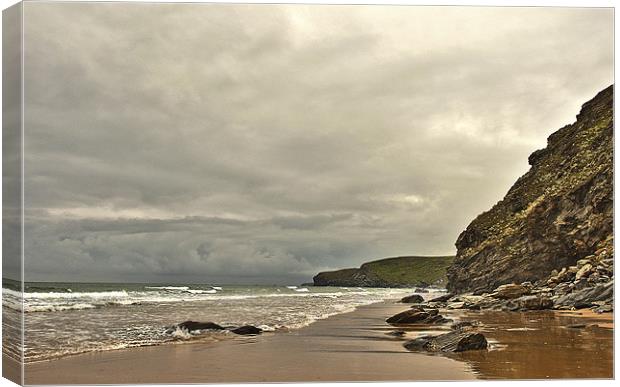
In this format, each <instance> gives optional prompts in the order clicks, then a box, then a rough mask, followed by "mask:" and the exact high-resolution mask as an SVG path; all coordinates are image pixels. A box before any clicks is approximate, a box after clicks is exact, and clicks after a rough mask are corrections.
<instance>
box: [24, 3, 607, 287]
mask: <svg viewBox="0 0 620 387" xmlns="http://www.w3.org/2000/svg"><path fill="white" fill-rule="evenodd" d="M24 17H25V28H24V30H25V61H26V64H25V77H26V84H25V115H26V117H25V128H26V138H25V144H26V159H25V168H26V180H25V186H26V205H27V224H26V230H25V231H26V251H25V255H26V259H25V268H26V269H25V270H26V279H27V280H77V281H80V280H81V281H113V280H120V281H163V282H184V281H197V282H211V281H212V282H229V283H230V282H243V283H285V282H291V283H292V282H299V281H307V280H309V279H310V278H311V276H312V275H313V274H315V273H316V272H317V271H319V270H325V269H330V268H340V267H349V266H357V265H359V264H360V263H362V262H364V261H367V260H370V259H375V258H381V257H387V256H394V255H406V254H416V255H434V254H451V253H453V252H454V241H455V240H456V237H457V236H458V234H459V232H460V231H461V230H463V229H464V227H465V226H466V225H467V224H468V223H469V222H470V221H471V220H472V219H473V218H474V217H475V216H476V215H477V214H479V213H480V212H482V211H484V210H486V209H488V208H489V207H490V206H491V205H493V204H494V203H495V202H496V201H498V200H499V199H501V197H502V196H503V195H504V194H505V192H506V191H507V190H508V188H509V187H510V185H511V184H512V183H513V182H514V181H515V180H516V178H517V177H518V176H520V175H521V174H523V173H524V172H525V171H526V170H527V168H528V165H527V156H528V155H529V154H530V153H531V152H532V151H534V150H536V149H538V148H541V147H543V146H544V145H545V141H546V137H547V136H548V135H549V134H550V133H552V132H553V131H555V130H557V129H558V128H560V127H561V126H563V125H565V124H568V123H570V122H572V121H573V120H574V116H575V115H576V114H577V113H578V111H579V107H580V105H581V103H583V102H585V101H586V100H588V99H589V98H591V97H592V96H594V94H595V93H596V92H597V91H599V90H600V89H602V88H604V87H606V86H607V85H609V84H611V83H612V82H613V33H612V31H613V10H611V9H588V8H479V7H462V8H461V7H402V6H399V7H396V6H394V7H388V6H385V7H378V6H303V5H288V6H287V5H208V4H144V3H141V4H140V3H135V4H120V3H77V4H75V3H74V4H71V3H26V4H25V16H24Z"/></svg>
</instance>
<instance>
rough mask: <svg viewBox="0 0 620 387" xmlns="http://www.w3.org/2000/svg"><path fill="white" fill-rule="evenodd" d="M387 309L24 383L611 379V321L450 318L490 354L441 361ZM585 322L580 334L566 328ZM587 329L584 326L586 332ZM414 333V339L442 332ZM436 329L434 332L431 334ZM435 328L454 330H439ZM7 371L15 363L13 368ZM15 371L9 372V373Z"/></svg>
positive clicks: (140, 351)
mask: <svg viewBox="0 0 620 387" xmlns="http://www.w3.org/2000/svg"><path fill="white" fill-rule="evenodd" d="M407 307H408V306H407V305H403V304H398V303H395V302H383V303H377V304H373V305H368V306H364V307H360V308H358V309H357V310H355V311H354V312H350V313H344V314H340V315H336V316H332V317H330V318H328V319H325V320H320V321H317V322H315V323H314V324H311V325H310V326H307V327H305V328H302V329H299V330H294V331H290V332H279V333H266V334H263V335H261V336H256V337H240V336H236V337H234V338H231V339H227V340H222V341H218V342H197V343H183V344H171V345H161V346H155V347H142V348H132V349H125V350H117V351H107V352H99V353H88V354H83V355H76V356H71V357H66V358H63V359H58V360H52V361H46V362H39V363H33V364H29V365H27V366H26V372H25V382H26V384H114V383H223V382H228V383H233V382H298V381H307V382H319V381H404V380H467V379H475V378H518V379H531V378H611V377H613V329H611V328H613V322H612V316H611V315H609V314H608V315H603V316H601V315H583V314H581V313H570V312H569V313H566V312H564V313H563V314H561V313H554V312H537V313H536V312H534V313H503V312H494V313H479V312H478V313H475V312H465V313H463V312H456V311H449V312H444V315H446V316H447V317H450V318H456V319H461V320H478V321H481V322H482V323H483V324H484V329H483V332H484V333H485V335H486V336H487V338H488V339H489V342H490V345H491V348H490V350H489V351H473V352H469V353H463V354H455V355H450V356H438V355H429V354H421V353H411V352H408V351H406V350H405V349H404V348H403V346H402V344H403V342H404V340H406V338H405V339H403V338H398V337H393V336H390V335H387V333H388V332H390V331H393V330H394V329H395V328H394V327H391V326H389V325H387V324H386V323H385V318H386V317H388V316H391V315H393V314H395V313H398V312H400V311H402V310H404V309H406V308H407ZM575 324H578V325H579V327H578V328H571V327H568V326H571V325H575ZM582 325H585V327H583V326H582ZM428 329H429V328H428V327H410V328H407V331H408V332H407V336H408V337H409V338H411V337H415V336H416V335H419V334H426V333H440V331H429V330H428ZM433 329H434V328H433ZM437 329H447V327H444V328H437ZM4 364H5V367H6V365H9V366H10V363H8V364H7V362H6V359H5V363H4ZM7 371H8V370H5V372H7Z"/></svg>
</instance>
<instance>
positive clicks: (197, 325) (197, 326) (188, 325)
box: [178, 321, 224, 332]
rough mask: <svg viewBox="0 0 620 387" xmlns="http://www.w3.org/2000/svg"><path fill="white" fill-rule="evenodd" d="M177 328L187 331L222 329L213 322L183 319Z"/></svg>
mask: <svg viewBox="0 0 620 387" xmlns="http://www.w3.org/2000/svg"><path fill="white" fill-rule="evenodd" d="M178 327H179V328H181V329H184V330H186V331H188V332H192V331H202V330H218V331H220V330H223V329H224V327H222V326H220V325H218V324H216V323H214V322H196V321H184V322H182V323H180V324H179V325H178Z"/></svg>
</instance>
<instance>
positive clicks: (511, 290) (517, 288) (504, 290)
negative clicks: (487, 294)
mask: <svg viewBox="0 0 620 387" xmlns="http://www.w3.org/2000/svg"><path fill="white" fill-rule="evenodd" d="M529 292H530V290H529V289H528V288H526V287H525V286H523V285H517V284H505V285H501V286H499V287H498V288H497V289H495V290H494V291H493V293H491V297H493V298H499V299H502V300H510V299H513V298H519V297H521V296H523V295H524V294H528V293H529Z"/></svg>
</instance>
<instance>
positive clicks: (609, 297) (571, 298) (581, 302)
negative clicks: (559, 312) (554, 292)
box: [554, 280, 614, 309]
mask: <svg viewBox="0 0 620 387" xmlns="http://www.w3.org/2000/svg"><path fill="white" fill-rule="evenodd" d="M613 290H614V281H613V280H611V281H609V282H607V283H605V284H600V285H596V286H594V287H589V288H585V289H582V290H579V291H575V292H572V293H568V294H564V295H562V296H560V297H558V298H557V299H556V300H555V302H554V307H555V308H561V307H569V308H570V307H572V308H576V309H581V308H589V307H590V306H593V305H595V304H594V301H605V302H607V303H610V304H611V303H612V302H613Z"/></svg>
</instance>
